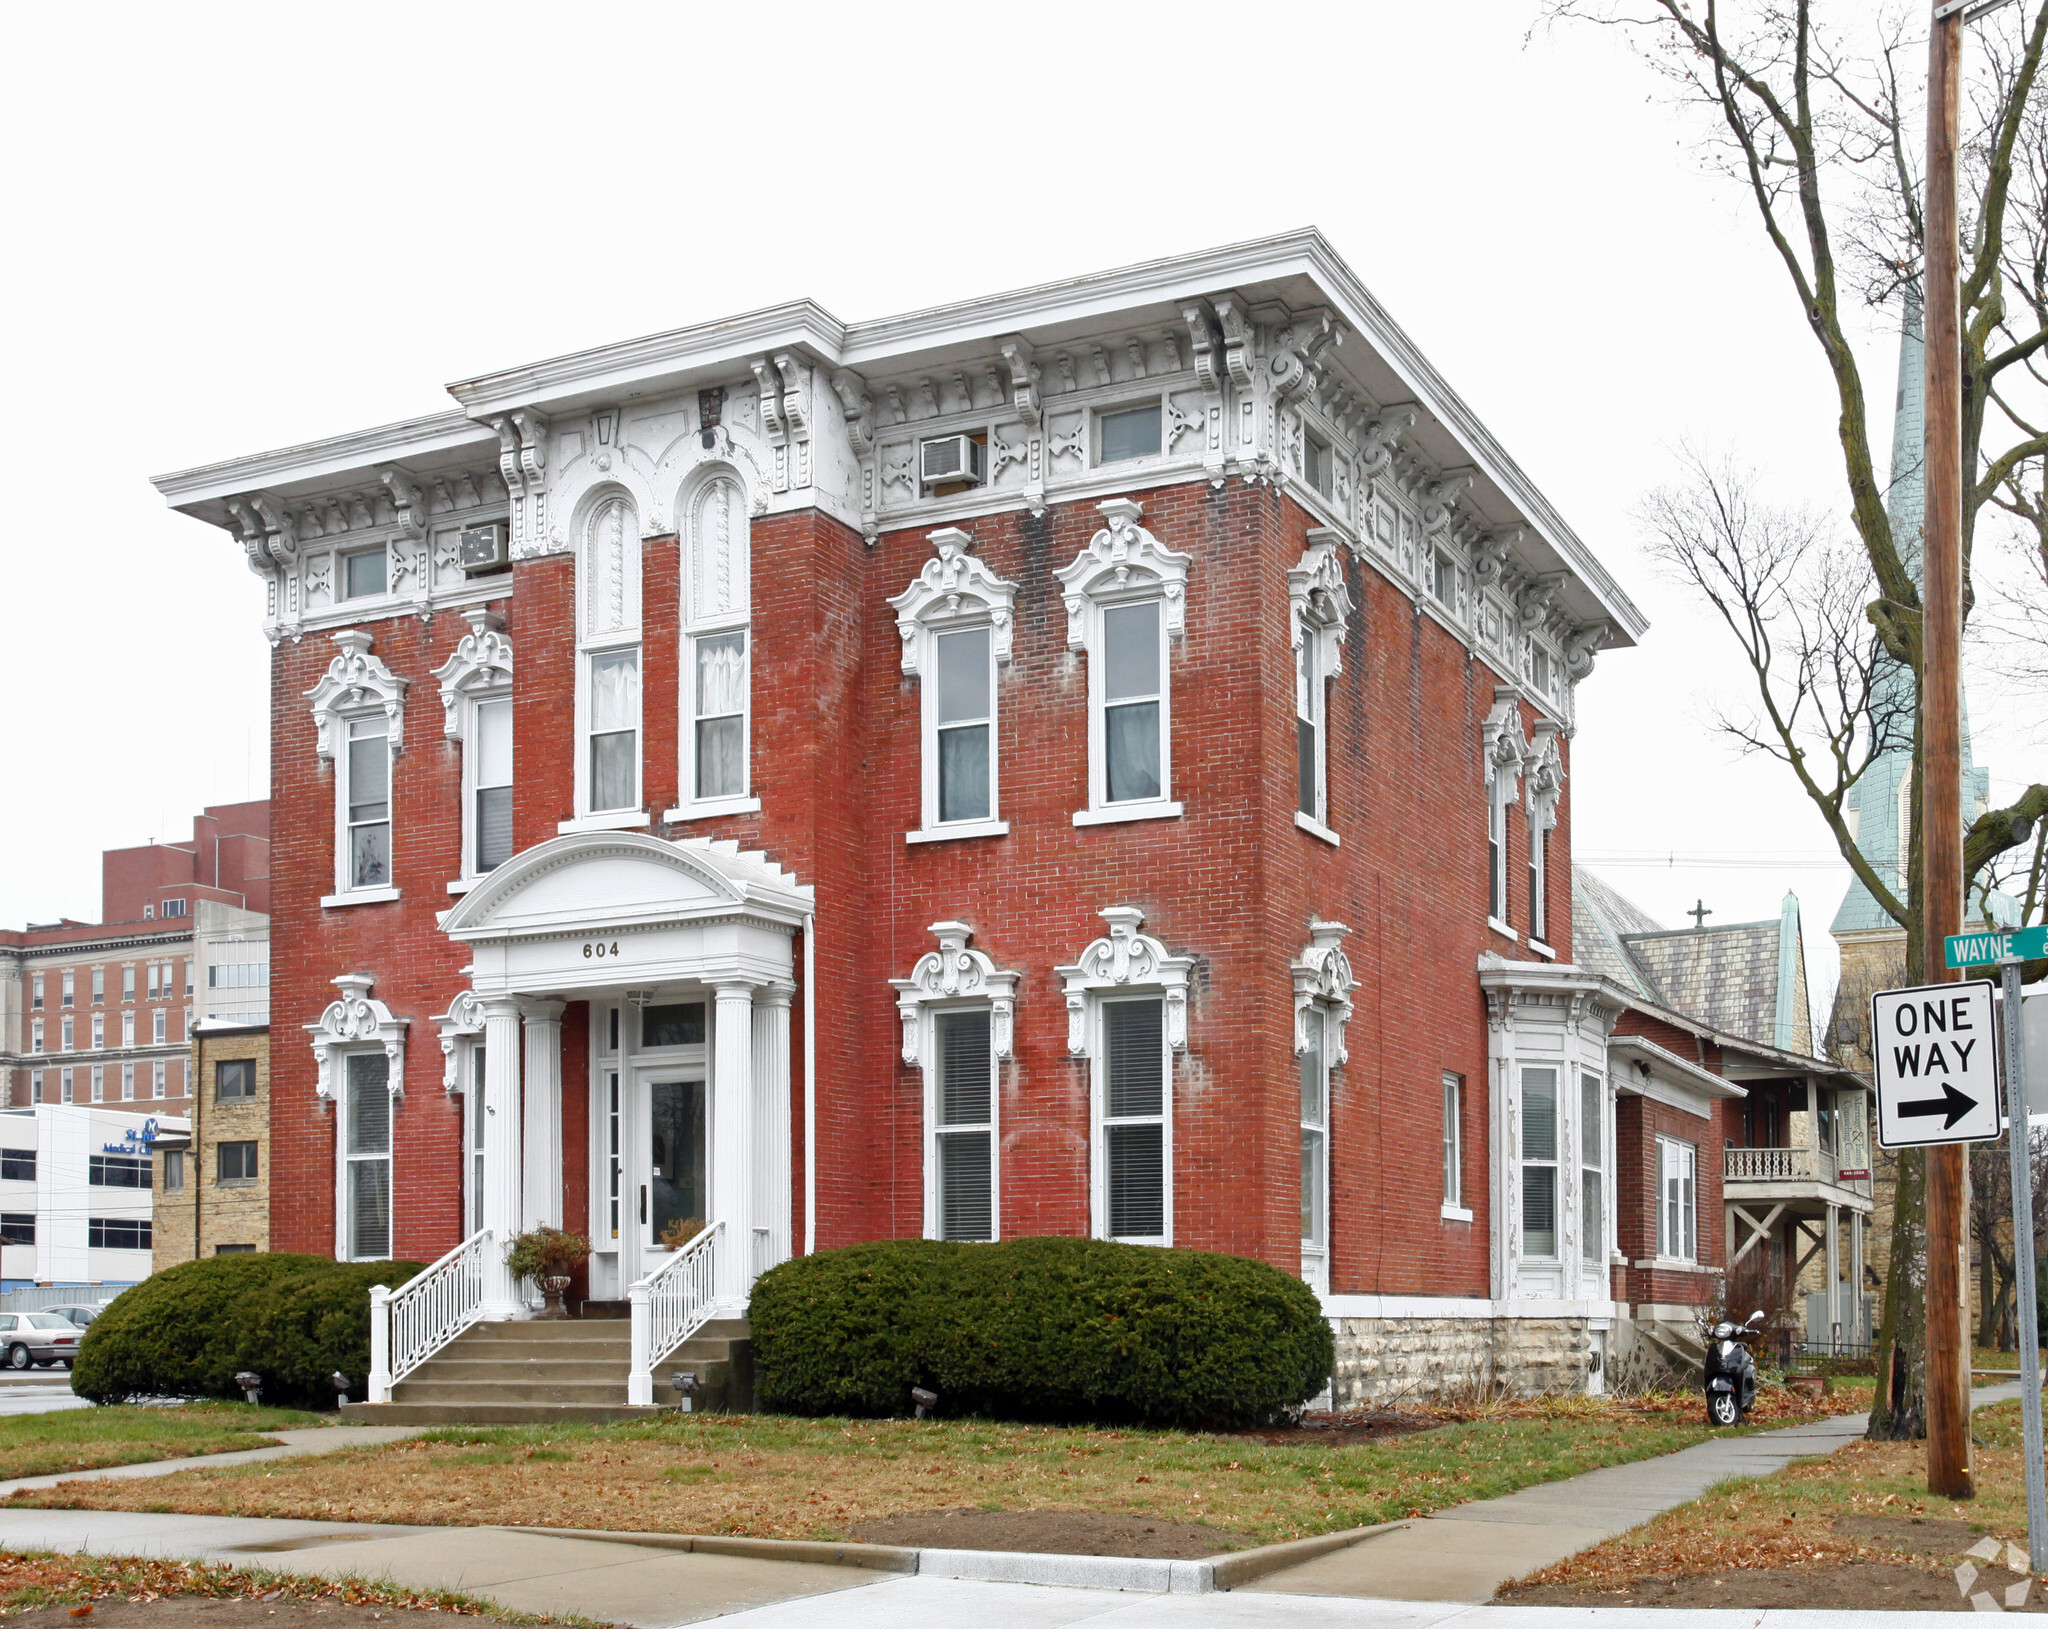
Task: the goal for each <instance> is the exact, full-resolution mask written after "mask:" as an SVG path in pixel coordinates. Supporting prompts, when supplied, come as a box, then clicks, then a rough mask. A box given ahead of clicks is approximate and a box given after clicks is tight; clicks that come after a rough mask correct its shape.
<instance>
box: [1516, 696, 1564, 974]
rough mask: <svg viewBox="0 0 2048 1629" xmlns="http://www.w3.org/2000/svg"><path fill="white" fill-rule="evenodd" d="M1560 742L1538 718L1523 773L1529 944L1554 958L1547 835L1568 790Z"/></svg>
mask: <svg viewBox="0 0 2048 1629" xmlns="http://www.w3.org/2000/svg"><path fill="white" fill-rule="evenodd" d="M1559 743H1560V735H1559V731H1558V727H1557V726H1556V725H1555V724H1553V723H1552V722H1551V721H1550V720H1549V719H1547V718H1544V719H1538V720H1537V721H1536V727H1535V729H1534V731H1533V732H1532V734H1531V739H1530V742H1529V747H1528V751H1527V755H1526V758H1525V760H1524V761H1525V765H1526V768H1525V772H1524V776H1523V780H1524V784H1525V787H1526V791H1525V793H1524V808H1525V811H1526V813H1527V816H1528V826H1529V875H1530V877H1531V878H1532V879H1533V881H1534V887H1533V888H1532V889H1531V895H1532V901H1531V902H1532V905H1533V907H1534V911H1533V915H1532V919H1531V921H1530V923H1529V944H1530V947H1531V948H1532V949H1537V950H1540V951H1542V952H1543V953H1545V954H1547V955H1549V956H1551V957H1553V958H1554V957H1555V956H1556V955H1557V952H1556V951H1554V950H1552V949H1551V948H1550V945H1549V943H1548V940H1549V938H1550V933H1549V927H1550V922H1549V904H1548V901H1549V891H1550V875H1549V873H1550V865H1549V856H1548V854H1547V853H1546V852H1545V849H1544V842H1543V839H1544V837H1545V836H1546V835H1547V834H1549V833H1550V832H1552V831H1555V830H1556V829H1557V804H1558V799H1559V798H1560V797H1561V796H1562V795H1563V793H1564V753H1563V750H1562V748H1561V746H1560V744H1559Z"/></svg>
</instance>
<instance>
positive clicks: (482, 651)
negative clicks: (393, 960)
mask: <svg viewBox="0 0 2048 1629" xmlns="http://www.w3.org/2000/svg"><path fill="white" fill-rule="evenodd" d="M462 618H463V620H464V621H465V622H467V623H468V624H469V632H468V633H466V634H465V635H463V637H462V638H461V640H459V641H458V642H457V644H456V646H455V649H454V651H453V652H452V653H451V654H450V655H449V657H448V660H447V661H445V662H443V663H442V664H441V665H440V666H439V667H437V668H436V669H434V677H435V678H437V679H439V680H440V681H441V712H442V733H443V734H444V735H446V736H447V738H448V739H449V740H451V741H456V742H460V743H461V746H462V852H461V859H460V870H459V876H458V880H456V881H453V882H451V883H450V884H449V885H448V891H449V892H450V893H458V894H459V893H461V892H463V891H464V890H465V889H466V888H467V887H468V886H469V885H470V884H471V883H473V882H474V881H475V880H476V879H477V878H478V877H482V876H487V875H488V874H489V873H491V872H493V871H495V870H496V869H497V868H498V867H499V866H501V865H503V864H504V863H505V862H506V861H507V860H509V859H510V858H511V857H512V642H511V641H510V640H509V639H507V638H506V637H505V619H504V617H503V615H502V614H500V613H499V612H497V611H494V610H491V609H490V608H489V607H487V606H473V607H471V608H470V609H469V610H467V611H464V612H463V613H462Z"/></svg>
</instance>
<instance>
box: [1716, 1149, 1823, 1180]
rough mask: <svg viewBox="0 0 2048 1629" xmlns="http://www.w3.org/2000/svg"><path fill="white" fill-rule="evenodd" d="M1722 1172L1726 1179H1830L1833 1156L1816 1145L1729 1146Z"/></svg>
mask: <svg viewBox="0 0 2048 1629" xmlns="http://www.w3.org/2000/svg"><path fill="white" fill-rule="evenodd" d="M1722 1175H1723V1178H1724V1179H1725V1180H1726V1181H1729V1182H1833V1181H1834V1180H1835V1157H1834V1155H1832V1154H1830V1153H1828V1152H1827V1151H1826V1150H1824V1149H1817V1148H1731V1149H1728V1150H1727V1153H1726V1163H1725V1164H1724V1165H1723V1167H1722Z"/></svg>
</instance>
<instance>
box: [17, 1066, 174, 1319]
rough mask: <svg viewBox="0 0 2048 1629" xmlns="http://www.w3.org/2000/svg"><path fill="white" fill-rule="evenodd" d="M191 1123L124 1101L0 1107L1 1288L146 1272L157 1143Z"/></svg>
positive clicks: (128, 1278)
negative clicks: (125, 1106) (123, 1105)
mask: <svg viewBox="0 0 2048 1629" xmlns="http://www.w3.org/2000/svg"><path fill="white" fill-rule="evenodd" d="M184 1128H185V1122H184V1121H182V1120H173V1119H169V1118H162V1119H160V1118H158V1117H157V1116H154V1115H148V1114H144V1113H142V1112H140V1111H137V1110H125V1111H124V1110H121V1109H117V1108H92V1107H90V1106H85V1105H74V1106H68V1107H67V1106H66V1105H64V1104H60V1103H45V1104H42V1105H41V1106H40V1107H37V1108H26V1109H7V1110H0V1288H4V1289H17V1288H20V1287H22V1286H24V1285H29V1284H49V1285H72V1284H77V1285H85V1284H134V1283H137V1282H139V1281H141V1280H142V1279H145V1278H147V1277H148V1276H149V1275H150V1272H151V1270H152V1264H151V1255H150V1252H151V1248H152V1243H153V1239H152V1221H153V1214H152V1206H151V1199H152V1193H151V1167H152V1166H153V1165H154V1163H155V1159H154V1158H153V1152H154V1144H155V1141H156V1138H157V1137H158V1135H159V1134H161V1135H163V1136H164V1137H165V1138H166V1139H167V1140H172V1141H175V1140H178V1139H180V1138H181V1137H182V1135H183V1132H184Z"/></svg>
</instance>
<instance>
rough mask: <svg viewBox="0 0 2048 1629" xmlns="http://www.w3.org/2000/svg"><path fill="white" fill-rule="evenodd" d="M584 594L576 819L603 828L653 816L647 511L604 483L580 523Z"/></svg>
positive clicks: (579, 588)
mask: <svg viewBox="0 0 2048 1629" xmlns="http://www.w3.org/2000/svg"><path fill="white" fill-rule="evenodd" d="M576 592H577V599H578V601H579V605H578V613H577V625H578V658H577V659H578V662H579V665H580V670H579V677H578V680H577V698H576V728H577V743H576V820H575V821H572V822H569V823H568V824H567V826H565V828H564V829H565V830H576V829H578V825H579V823H583V822H588V823H590V824H592V825H594V826H595V827H597V828H599V829H608V828H616V827H622V826H642V825H646V824H647V822H648V815H647V811H646V807H645V799H644V797H643V793H642V788H641V784H640V769H641V738H640V731H641V711H640V687H641V677H642V664H641V657H642V652H641V648H640V603H641V601H640V516H639V510H638V508H637V506H636V505H635V503H634V501H633V499H632V498H631V497H629V496H628V495H627V494H626V493H625V492H624V491H622V490H620V489H618V488H615V487H612V488H604V489H601V490H600V492H599V493H598V494H597V496H596V497H595V499H594V500H593V501H592V503H591V505H590V507H589V508H588V510H587V511H586V512H585V513H584V515H583V516H582V518H581V520H580V521H579V522H578V524H577V560H576Z"/></svg>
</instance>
